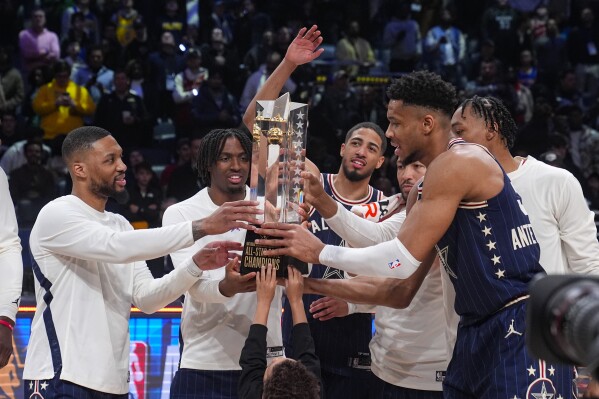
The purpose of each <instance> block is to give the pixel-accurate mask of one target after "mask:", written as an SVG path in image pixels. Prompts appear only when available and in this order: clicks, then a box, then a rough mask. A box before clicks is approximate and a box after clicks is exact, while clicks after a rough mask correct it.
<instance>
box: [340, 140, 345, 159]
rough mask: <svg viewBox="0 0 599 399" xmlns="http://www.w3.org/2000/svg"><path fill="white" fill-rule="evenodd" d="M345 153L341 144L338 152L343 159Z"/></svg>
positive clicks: (343, 145)
mask: <svg viewBox="0 0 599 399" xmlns="http://www.w3.org/2000/svg"><path fill="white" fill-rule="evenodd" d="M344 153H345V143H343V144H341V149H340V150H339V155H340V156H341V158H343V154H344Z"/></svg>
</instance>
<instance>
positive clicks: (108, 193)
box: [91, 181, 129, 205]
mask: <svg viewBox="0 0 599 399" xmlns="http://www.w3.org/2000/svg"><path fill="white" fill-rule="evenodd" d="M91 191H92V192H93V193H94V194H96V195H98V196H101V197H106V198H108V197H110V198H114V200H115V201H116V202H117V203H118V204H119V205H125V204H126V203H127V202H128V201H129V192H128V191H127V190H122V191H118V190H117V189H115V188H114V185H112V186H111V185H110V184H107V183H98V182H96V181H92V183H91Z"/></svg>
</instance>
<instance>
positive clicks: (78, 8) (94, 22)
mask: <svg viewBox="0 0 599 399" xmlns="http://www.w3.org/2000/svg"><path fill="white" fill-rule="evenodd" d="M75 13H81V14H82V15H83V18H84V22H83V26H84V29H85V32H86V33H87V36H88V37H89V38H90V39H91V40H92V43H94V44H98V43H99V42H100V27H99V24H98V17H97V16H96V14H94V12H93V11H92V9H91V7H90V0H76V1H75V4H73V5H72V6H70V7H67V8H66V9H65V10H64V11H63V12H62V23H61V29H60V32H61V34H60V37H61V38H62V39H63V40H64V39H65V38H66V37H67V35H68V32H69V29H70V28H71V16H72V15H73V14H75Z"/></svg>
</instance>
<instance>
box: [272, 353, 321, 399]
mask: <svg viewBox="0 0 599 399" xmlns="http://www.w3.org/2000/svg"><path fill="white" fill-rule="evenodd" d="M272 367H273V368H272V372H271V374H270V377H269V378H268V379H267V380H266V381H265V382H264V388H263V390H262V398H264V399H320V384H319V383H318V379H317V378H316V376H315V375H314V374H313V373H312V372H311V371H310V370H308V369H307V368H306V366H304V365H303V364H302V363H301V362H298V361H293V360H285V361H282V362H280V363H278V364H275V365H274V366H272Z"/></svg>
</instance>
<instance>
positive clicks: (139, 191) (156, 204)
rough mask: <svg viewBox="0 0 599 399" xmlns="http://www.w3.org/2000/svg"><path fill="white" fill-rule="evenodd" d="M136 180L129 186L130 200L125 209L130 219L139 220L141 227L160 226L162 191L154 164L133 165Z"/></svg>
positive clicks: (124, 211)
mask: <svg viewBox="0 0 599 399" xmlns="http://www.w3.org/2000/svg"><path fill="white" fill-rule="evenodd" d="M133 173H134V176H135V180H134V181H133V182H130V183H129V184H128V185H127V186H128V187H127V191H128V192H129V201H128V202H127V204H126V205H125V207H124V209H123V212H122V214H123V216H125V217H126V218H127V220H128V221H130V222H132V223H134V222H137V223H138V226H139V227H143V228H148V227H152V228H153V227H160V204H161V203H162V191H161V190H160V187H159V186H158V185H157V184H156V183H155V182H156V176H155V174H154V171H153V170H152V165H150V164H149V163H147V162H141V163H139V164H137V165H135V166H134V167H133Z"/></svg>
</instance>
